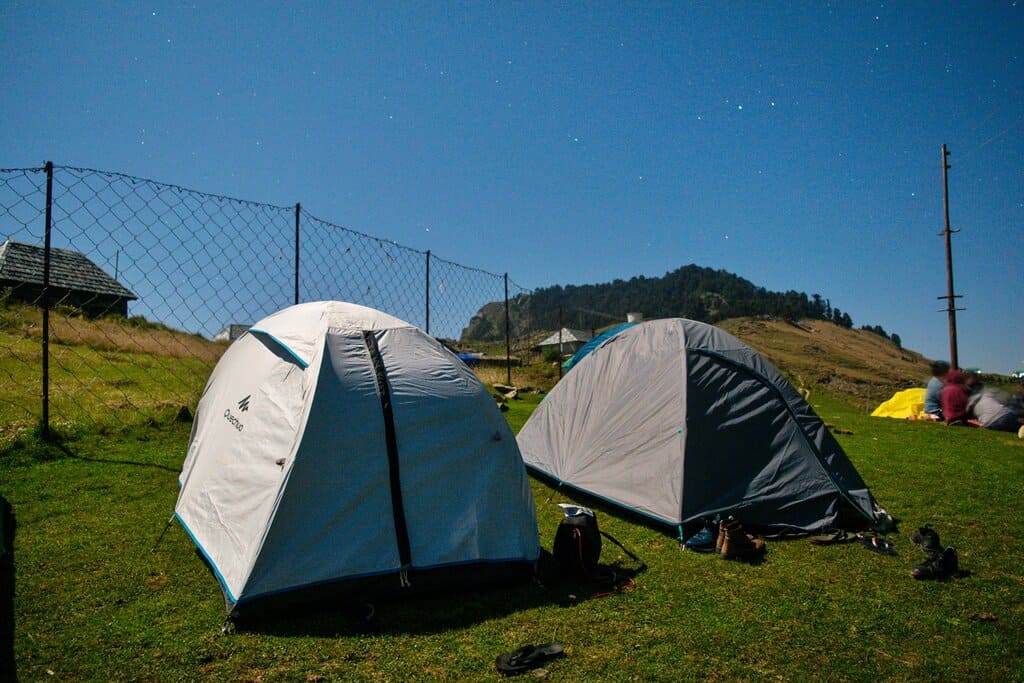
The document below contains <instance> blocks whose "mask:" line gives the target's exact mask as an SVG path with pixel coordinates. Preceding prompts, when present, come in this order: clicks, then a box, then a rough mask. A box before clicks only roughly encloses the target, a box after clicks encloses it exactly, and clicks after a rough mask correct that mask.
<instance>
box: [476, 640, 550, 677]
mask: <svg viewBox="0 0 1024 683" xmlns="http://www.w3.org/2000/svg"><path fill="white" fill-rule="evenodd" d="M564 655H565V651H564V650H563V649H562V646H561V645H559V644H558V643H547V644H545V645H524V646H523V647H521V648H519V649H518V650H513V651H512V652H503V653H502V654H500V655H498V658H497V659H496V660H495V662H494V665H495V666H496V667H497V668H498V671H500V672H501V673H503V674H505V675H506V676H516V675H518V674H521V673H525V672H526V671H529V670H530V669H536V668H537V667H539V666H540V665H541V664H543V663H544V662H546V661H547V660H549V659H554V658H555V657H562V656H564Z"/></svg>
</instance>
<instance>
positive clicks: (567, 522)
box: [551, 503, 601, 577]
mask: <svg viewBox="0 0 1024 683" xmlns="http://www.w3.org/2000/svg"><path fill="white" fill-rule="evenodd" d="M559 505H560V506H561V508H562V511H563V512H564V513H565V516H564V517H562V521H561V522H559V523H558V529H557V530H556V531H555V543H554V546H553V548H552V550H551V553H552V555H554V558H555V562H556V563H557V565H558V570H559V573H561V574H562V575H563V576H573V577H591V576H593V574H594V571H595V570H596V569H597V562H598V560H599V559H600V558H601V532H600V531H599V530H598V528H597V515H595V514H594V512H593V511H592V510H589V509H588V508H585V507H579V506H576V505H568V504H566V503H559Z"/></svg>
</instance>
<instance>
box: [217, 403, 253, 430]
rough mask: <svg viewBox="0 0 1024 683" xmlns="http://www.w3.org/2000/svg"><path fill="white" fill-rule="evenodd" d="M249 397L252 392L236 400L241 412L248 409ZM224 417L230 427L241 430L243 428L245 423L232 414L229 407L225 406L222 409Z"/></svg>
mask: <svg viewBox="0 0 1024 683" xmlns="http://www.w3.org/2000/svg"><path fill="white" fill-rule="evenodd" d="M250 398H252V394H249V395H248V396H246V397H245V398H243V399H241V400H240V401H239V402H238V410H240V411H241V412H243V413H244V412H246V411H247V410H249V399H250ZM224 419H225V420H227V421H228V423H229V424H230V425H231V426H232V427H234V428H235V429H237V430H238V431H242V430H243V429H245V425H244V424H242V421H241V420H239V419H238V416H236V415H233V414H232V413H231V408H226V409H225V410H224Z"/></svg>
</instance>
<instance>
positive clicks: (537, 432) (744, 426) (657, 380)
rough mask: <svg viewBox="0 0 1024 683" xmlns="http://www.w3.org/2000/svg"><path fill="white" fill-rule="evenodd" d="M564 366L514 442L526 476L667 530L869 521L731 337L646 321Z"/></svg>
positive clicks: (791, 403) (797, 410)
mask: <svg viewBox="0 0 1024 683" xmlns="http://www.w3.org/2000/svg"><path fill="white" fill-rule="evenodd" d="M575 360H577V363H576V364H575V367H574V368H573V370H572V372H570V373H568V374H567V375H566V376H565V377H564V378H563V379H562V380H561V381H560V382H559V383H558V384H557V385H555V388H554V389H553V390H552V391H551V392H550V393H549V394H548V395H547V396H546V397H545V398H544V400H543V401H542V402H541V404H540V405H539V406H538V407H537V409H536V410H535V411H534V413H533V414H532V415H531V416H530V419H529V420H528V421H527V422H526V424H525V425H524V426H523V428H522V430H521V431H520V432H519V436H518V441H519V448H520V450H521V451H522V454H523V459H524V461H525V462H526V465H527V468H528V469H531V470H533V471H535V472H537V473H539V474H541V475H544V476H545V477H547V478H549V479H551V480H553V481H555V482H557V483H558V484H559V485H560V486H569V487H572V488H575V489H577V490H579V491H581V492H583V493H586V494H589V495H592V496H596V497H598V498H600V499H603V500H605V501H607V502H609V503H612V504H613V505H616V506H619V507H621V508H623V509H625V510H627V511H629V512H633V513H637V514H639V515H642V516H644V517H647V518H649V519H650V520H653V521H654V522H657V523H659V524H663V525H671V526H673V527H679V526H681V525H684V524H687V523H689V522H694V521H696V520H699V519H702V518H709V517H713V516H714V515H716V514H722V515H725V514H733V515H735V516H736V517H737V519H740V520H741V521H743V522H744V523H745V524H750V525H754V526H759V527H776V528H780V529H781V528H790V529H800V530H804V531H817V530H821V529H825V528H828V527H835V526H847V525H849V524H850V522H851V521H852V522H853V523H854V524H856V523H857V522H858V520H859V523H860V525H863V526H870V525H871V524H873V523H874V521H875V515H876V510H877V506H876V504H875V501H874V499H873V498H872V496H871V493H870V491H869V490H868V488H867V486H866V485H865V483H864V481H863V480H862V479H861V477H860V475H859V474H858V473H857V471H856V470H855V469H854V467H853V465H852V464H851V463H850V461H849V459H848V458H847V456H846V454H845V453H844V452H843V450H842V448H841V447H840V446H839V444H838V443H837V442H836V440H835V438H834V437H833V436H832V435H831V434H830V433H829V431H828V429H827V428H826V427H825V425H824V424H823V423H822V421H821V420H820V419H819V418H818V416H817V415H816V414H815V413H814V411H813V410H812V409H811V407H810V406H809V405H808V404H807V402H806V401H804V400H803V398H801V396H800V395H799V394H798V393H797V391H796V390H795V389H794V388H793V386H792V385H791V384H790V383H789V382H787V381H786V379H785V378H783V376H782V375H781V374H780V373H779V371H778V370H776V369H775V367H773V366H772V365H771V363H769V362H768V361H767V360H766V359H765V358H764V357H762V356H761V355H760V354H758V353H757V352H756V351H754V350H753V349H751V348H750V347H749V346H747V345H746V344H744V343H743V342H741V341H740V340H738V339H736V338H735V337H733V336H732V335H730V334H728V333H726V332H724V331H722V330H720V329H718V328H715V327H713V326H711V325H707V324H704V323H700V322H695V321H693V320H684V319H679V318H675V319H666V320H653V321H649V322H644V323H641V324H637V325H634V326H631V327H629V328H627V329H623V330H621V331H619V332H618V333H617V334H615V335H613V336H611V337H609V338H607V339H605V340H604V341H603V342H602V343H601V344H600V345H598V346H597V347H596V348H594V349H592V350H591V351H590V352H589V353H588V354H587V355H586V356H585V357H583V358H582V359H575ZM681 531H682V530H681V529H680V532H681Z"/></svg>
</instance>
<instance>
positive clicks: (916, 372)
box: [718, 318, 929, 407]
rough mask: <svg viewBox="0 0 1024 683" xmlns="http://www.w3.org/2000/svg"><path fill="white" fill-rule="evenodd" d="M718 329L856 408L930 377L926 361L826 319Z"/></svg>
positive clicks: (742, 322) (743, 321)
mask: <svg viewBox="0 0 1024 683" xmlns="http://www.w3.org/2000/svg"><path fill="white" fill-rule="evenodd" d="M718 326H719V327H721V328H722V329H724V330H726V331H727V332H729V333H730V334H733V335H735V336H736V337H738V338H740V339H741V340H743V341H744V342H746V343H747V344H749V345H750V346H752V347H753V348H754V349H756V350H757V351H759V352H760V353H762V354H763V355H764V356H765V357H767V358H768V359H769V360H770V361H771V362H772V363H774V364H775V365H776V366H777V367H779V369H781V370H783V371H785V372H786V373H787V374H788V375H789V378H790V380H791V381H792V382H793V383H794V384H795V385H796V386H797V387H798V388H802V387H808V388H811V387H814V386H825V387H828V390H829V391H830V392H831V393H834V394H838V395H842V396H846V397H849V398H850V399H851V404H853V405H857V406H863V405H867V404H870V405H871V406H872V407H874V405H875V404H877V403H879V402H881V401H883V400H885V399H887V398H889V397H890V396H891V395H892V394H893V393H894V392H895V391H898V390H899V389H906V388H908V387H915V386H922V385H923V383H924V380H925V379H927V378H928V364H929V361H928V359H927V358H925V357H924V356H922V355H921V354H920V353H917V352H916V351H910V350H908V349H901V348H898V347H897V346H896V345H895V344H893V343H892V342H891V341H889V340H888V339H883V338H882V337H880V336H879V335H877V334H874V333H872V332H867V331H865V330H848V329H845V328H842V327H839V326H838V325H835V324H833V323H830V322H825V321H821V320H803V321H801V322H799V323H791V322H786V321H783V320H758V319H754V318H735V319H732V320H725V321H723V322H721V323H719V324H718Z"/></svg>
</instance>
